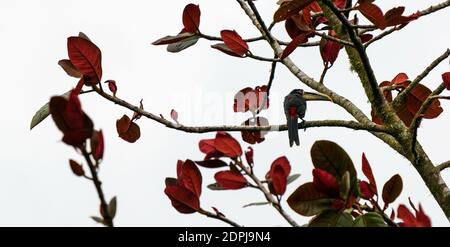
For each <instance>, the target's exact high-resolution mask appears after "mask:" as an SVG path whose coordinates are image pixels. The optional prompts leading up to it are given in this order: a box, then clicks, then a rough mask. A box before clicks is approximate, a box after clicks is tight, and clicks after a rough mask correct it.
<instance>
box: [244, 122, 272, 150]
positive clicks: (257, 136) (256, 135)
mask: <svg viewBox="0 0 450 247" xmlns="http://www.w3.org/2000/svg"><path fill="white" fill-rule="evenodd" d="M242 125H244V126H269V120H267V118H265V117H256V121H255V119H253V118H250V119H248V120H247V121H245V122H244V123H243V124H242ZM266 134H267V131H241V135H242V140H244V141H245V142H247V143H249V144H256V143H261V142H263V141H264V140H265V138H264V136H265V135H266Z"/></svg>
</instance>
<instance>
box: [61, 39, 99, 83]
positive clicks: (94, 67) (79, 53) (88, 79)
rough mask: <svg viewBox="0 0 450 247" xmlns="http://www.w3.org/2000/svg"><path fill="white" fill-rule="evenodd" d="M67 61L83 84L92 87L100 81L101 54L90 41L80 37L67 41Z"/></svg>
mask: <svg viewBox="0 0 450 247" xmlns="http://www.w3.org/2000/svg"><path fill="white" fill-rule="evenodd" d="M67 50H68V53H69V59H70V61H71V62H72V64H73V65H74V66H75V68H77V69H78V70H79V71H80V72H81V73H82V74H83V77H84V83H85V84H86V85H87V86H92V85H95V84H97V83H99V82H100V80H101V79H102V53H101V51H100V49H99V48H98V47H97V46H96V45H95V44H94V43H92V42H91V41H89V40H86V39H83V38H80V37H69V38H68V39H67Z"/></svg>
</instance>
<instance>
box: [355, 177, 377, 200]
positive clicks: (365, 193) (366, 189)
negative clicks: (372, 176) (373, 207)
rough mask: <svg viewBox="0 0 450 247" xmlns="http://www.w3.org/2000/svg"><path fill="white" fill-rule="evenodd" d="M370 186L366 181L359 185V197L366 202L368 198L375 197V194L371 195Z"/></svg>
mask: <svg viewBox="0 0 450 247" xmlns="http://www.w3.org/2000/svg"><path fill="white" fill-rule="evenodd" d="M370 186H371V185H370V184H369V183H368V182H366V181H361V182H360V183H359V190H360V191H361V197H362V198H364V199H366V200H369V199H370V198H372V197H373V196H374V195H375V193H373V191H372V189H371V188H370Z"/></svg>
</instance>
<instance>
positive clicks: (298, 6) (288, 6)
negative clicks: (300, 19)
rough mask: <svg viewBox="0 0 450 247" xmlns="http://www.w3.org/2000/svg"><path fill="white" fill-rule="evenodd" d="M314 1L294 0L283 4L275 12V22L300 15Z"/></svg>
mask: <svg viewBox="0 0 450 247" xmlns="http://www.w3.org/2000/svg"><path fill="white" fill-rule="evenodd" d="M313 1H314V0H294V1H290V2H286V3H283V4H282V5H281V6H280V8H278V10H277V11H276V12H275V14H274V16H273V20H274V21H275V22H280V21H284V20H286V19H287V18H289V17H291V16H293V15H296V14H298V12H300V11H301V10H302V9H304V8H305V7H306V6H308V5H310V4H311V3H312V2H313Z"/></svg>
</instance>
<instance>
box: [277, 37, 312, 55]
mask: <svg viewBox="0 0 450 247" xmlns="http://www.w3.org/2000/svg"><path fill="white" fill-rule="evenodd" d="M307 41H308V38H307V37H306V34H305V33H303V34H300V35H298V36H297V37H295V38H294V39H293V40H292V41H291V42H290V43H289V44H288V45H287V46H286V48H284V51H283V53H282V54H281V57H280V59H285V58H287V57H288V56H289V55H291V53H292V52H294V51H295V49H297V47H298V46H299V45H300V44H303V43H306V42H307Z"/></svg>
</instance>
